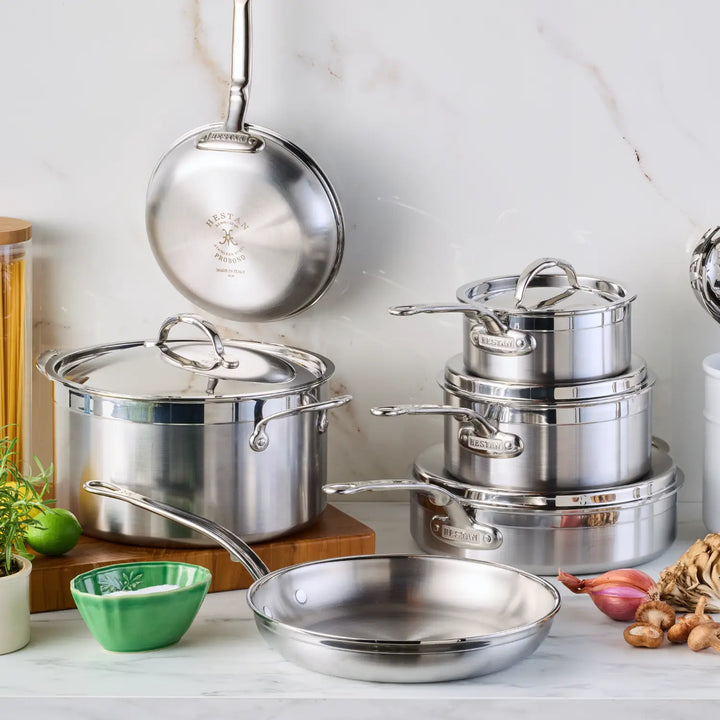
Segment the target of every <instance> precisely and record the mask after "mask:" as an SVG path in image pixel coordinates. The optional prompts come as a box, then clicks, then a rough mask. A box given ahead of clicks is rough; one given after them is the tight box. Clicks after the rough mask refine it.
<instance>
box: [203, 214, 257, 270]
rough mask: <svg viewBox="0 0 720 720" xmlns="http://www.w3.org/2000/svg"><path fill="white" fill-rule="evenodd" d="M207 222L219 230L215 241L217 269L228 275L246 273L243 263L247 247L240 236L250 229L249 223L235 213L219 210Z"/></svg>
mask: <svg viewBox="0 0 720 720" xmlns="http://www.w3.org/2000/svg"><path fill="white" fill-rule="evenodd" d="M205 224H206V225H207V226H208V227H210V228H213V229H214V230H217V236H216V239H215V241H214V242H213V250H214V253H215V254H214V257H215V261H216V263H217V267H216V270H217V271H218V272H221V273H226V274H228V275H242V274H244V273H245V268H244V267H243V264H244V262H245V260H246V259H247V257H246V255H245V248H244V246H243V245H242V243H241V242H240V236H241V234H242V233H243V232H244V231H245V230H247V229H248V225H247V223H246V222H243V221H242V220H241V219H240V218H239V217H238V216H237V215H235V214H234V213H230V212H219V213H215V214H214V215H212V216H211V217H209V218H208V219H207V220H206V221H205Z"/></svg>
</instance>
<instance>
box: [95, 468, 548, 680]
mask: <svg viewBox="0 0 720 720" xmlns="http://www.w3.org/2000/svg"><path fill="white" fill-rule="evenodd" d="M84 487H85V489H86V490H88V491H89V492H91V493H95V494H98V495H104V496H106V497H108V498H115V499H117V500H122V501H124V502H127V503H130V504H132V505H136V506H137V507H140V508H143V509H145V510H149V511H150V512H152V513H155V514H156V515H160V516H162V517H164V518H167V519H170V520H174V521H175V522H178V523H180V524H182V525H184V526H186V527H189V528H192V529H193V530H196V531H198V532H200V533H203V534H205V535H206V536H207V537H209V538H211V539H212V540H214V541H215V542H217V543H218V544H219V545H221V546H222V547H224V548H225V549H226V550H227V551H228V552H229V553H230V554H231V556H232V558H233V559H234V560H238V561H239V562H241V563H242V564H243V565H244V566H245V567H246V568H247V570H248V572H249V573H250V574H251V575H252V577H253V579H254V580H255V582H254V583H253V584H252V586H251V587H250V589H249V590H248V593H247V600H248V604H249V605H250V608H251V609H252V611H253V613H254V615H255V622H256V625H257V627H258V630H259V631H260V633H261V634H262V635H263V636H264V637H265V639H266V640H267V641H268V642H269V644H270V645H271V646H272V647H274V648H275V649H276V650H278V651H279V652H280V653H281V654H282V655H283V656H284V657H285V658H286V659H287V660H289V661H291V662H294V663H296V664H298V665H301V666H303V667H305V668H308V669H310V670H315V671H317V672H321V673H325V674H328V675H338V676H341V677H347V678H353V679H357V680H372V681H377V682H436V681H442V680H457V679H461V678H466V677H472V676H476V675H484V674H486V673H490V672H495V671H496V670H500V669H502V668H505V667H508V666H509V665H512V664H513V663H515V662H517V661H519V660H520V659H522V658H524V657H526V656H527V655H529V654H530V653H532V652H533V651H534V650H535V649H536V648H537V647H538V645H539V644H540V643H541V642H542V641H543V639H544V638H545V637H546V636H547V634H548V632H549V631H550V626H551V624H552V620H553V618H554V616H555V614H556V613H557V611H558V610H559V608H560V595H559V593H558V591H557V590H556V589H555V588H554V587H553V586H552V585H551V584H550V583H549V582H547V581H545V580H543V579H542V578H539V577H536V576H534V575H531V574H530V573H527V572H523V571H521V570H517V569H515V568H512V567H508V566H505V565H498V564H495V563H489V562H484V561H476V560H465V559H456V558H448V557H437V556H427V555H417V556H415V555H365V556H357V557H343V558H336V559H332V560H321V561H315V562H308V563H303V564H301V565H295V566H291V567H288V568H282V569H280V570H275V571H274V572H270V570H269V569H268V567H267V566H266V565H265V563H263V561H262V560H261V559H260V558H259V557H258V555H257V554H256V553H255V552H253V550H252V549H251V548H250V547H249V546H248V545H246V544H245V543H244V542H243V541H242V540H241V539H240V538H238V537H237V536H236V535H234V534H233V533H231V532H230V531H228V530H226V529H225V528H223V527H222V526H220V525H218V524H216V523H213V522H211V521H209V520H207V519H205V518H202V517H200V516H197V515H193V514H192V513H188V512H185V511H183V510H179V509H178V508H175V507H172V506H170V505H166V504H164V503H161V502H158V501H154V500H151V499H150V498H147V497H143V496H142V495H138V494H137V493H133V492H130V491H128V490H126V489H123V488H120V487H117V486H114V485H109V484H106V483H102V482H97V481H91V482H87V483H85V485H84ZM328 487H329V488H330V489H331V490H332V486H328ZM431 492H432V490H431ZM437 495H438V496H439V497H442V496H443V492H442V491H438V493H437Z"/></svg>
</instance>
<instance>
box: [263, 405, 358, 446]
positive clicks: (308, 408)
mask: <svg viewBox="0 0 720 720" xmlns="http://www.w3.org/2000/svg"><path fill="white" fill-rule="evenodd" d="M351 400H352V395H338V396H337V397H335V398H332V399H330V400H323V401H321V402H314V403H309V404H307V405H299V406H298V407H296V408H290V410H282V411H281V412H277V413H274V414H273V415H268V417H266V418H263V419H262V420H260V421H258V423H257V425H255V429H254V430H253V431H252V434H251V435H250V449H251V450H254V451H255V452H262V451H263V450H266V449H267V446H268V445H269V444H270V438H269V437H268V434H267V430H266V428H267V425H268V423H269V422H270V421H271V420H278V419H280V418H283V417H290V416H291V415H300V414H301V413H308V412H319V413H320V417H319V419H318V432H321V433H324V432H325V431H326V430H327V425H328V423H327V412H326V411H327V410H332V409H334V408H338V407H341V406H342V405H346V404H347V403H349V402H350V401H351Z"/></svg>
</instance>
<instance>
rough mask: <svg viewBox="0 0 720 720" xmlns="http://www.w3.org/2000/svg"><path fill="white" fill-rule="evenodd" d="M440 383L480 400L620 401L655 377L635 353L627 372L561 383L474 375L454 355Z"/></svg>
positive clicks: (536, 402)
mask: <svg viewBox="0 0 720 720" xmlns="http://www.w3.org/2000/svg"><path fill="white" fill-rule="evenodd" d="M438 382H439V384H440V386H441V387H443V388H444V389H446V390H448V391H449V392H451V393H453V394H456V395H464V396H467V397H470V398H471V399H473V400H478V401H488V400H497V401H498V402H502V401H503V400H507V401H511V402H513V403H514V404H518V403H523V402H527V403H533V404H542V403H552V404H558V403H566V404H573V405H581V404H585V403H587V404H591V403H593V402H603V401H613V400H619V399H622V398H624V397H628V396H630V395H634V394H636V393H639V392H643V391H645V390H647V389H649V388H650V387H652V385H653V384H654V382H655V378H654V377H653V375H652V374H651V373H650V372H649V371H648V368H647V365H646V364H645V361H644V360H643V359H642V358H641V357H640V356H638V355H633V357H632V361H631V363H630V367H629V368H628V369H627V370H626V371H625V372H624V373H620V374H619V375H613V376H612V377H608V378H603V379H602V380H591V381H587V382H578V383H572V384H571V383H563V384H559V385H533V384H531V383H511V382H503V381H501V380H489V379H487V378H483V377H479V376H476V375H471V374H470V373H468V371H467V370H466V369H465V364H464V362H463V356H462V355H455V356H453V357H451V358H450V359H449V360H448V361H447V363H446V364H445V370H444V372H443V373H442V374H441V375H440V377H439V379H438Z"/></svg>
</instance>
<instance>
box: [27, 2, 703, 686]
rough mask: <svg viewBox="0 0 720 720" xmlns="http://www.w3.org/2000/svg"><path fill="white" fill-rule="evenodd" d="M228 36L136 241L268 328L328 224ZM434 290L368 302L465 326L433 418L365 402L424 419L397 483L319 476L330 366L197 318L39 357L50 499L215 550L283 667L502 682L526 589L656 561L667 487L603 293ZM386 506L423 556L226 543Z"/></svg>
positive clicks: (563, 266) (576, 278) (132, 539)
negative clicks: (213, 79) (281, 556)
mask: <svg viewBox="0 0 720 720" xmlns="http://www.w3.org/2000/svg"><path fill="white" fill-rule="evenodd" d="M250 41H251V18H250V0H234V11H233V47H232V62H231V82H230V95H229V104H228V111H227V115H226V118H225V121H224V123H216V124H210V125H207V126H205V127H203V128H200V129H198V130H194V131H191V132H189V133H187V134H186V135H184V136H183V137H181V138H179V139H178V140H177V141H176V142H175V143H174V144H173V146H172V147H171V148H170V149H169V150H168V152H167V153H166V154H165V155H164V156H163V157H162V158H161V160H160V161H159V162H158V164H157V166H156V167H155V169H154V171H153V173H152V176H151V178H150V182H149V186H148V191H147V208H146V225H147V232H148V237H149V240H150V245H151V247H152V250H153V253H154V254H155V257H156V259H157V261H158V263H159V265H160V267H161V269H162V270H163V272H164V273H165V274H166V276H167V277H168V279H169V280H170V282H171V283H172V284H173V285H174V286H175V287H176V288H177V289H178V290H179V291H180V292H181V293H182V294H183V295H185V297H187V298H188V299H190V300H191V301H192V302H193V303H195V304H196V305H198V306H199V307H201V308H205V309H207V310H209V311H210V312H212V313H214V314H215V315H217V316H219V317H223V318H228V319H231V320H240V321H253V322H264V321H270V320H276V319H280V318H287V317H290V316H292V315H295V314H296V313H299V312H301V311H303V310H305V309H307V308H308V307H309V306H310V305H312V304H313V303H315V302H316V301H317V300H318V299H319V298H320V297H321V296H322V294H323V293H325V291H326V290H327V288H328V287H329V285H330V283H331V282H332V280H333V278H334V277H335V275H336V273H337V272H338V269H339V265H340V261H341V258H342V253H343V246H344V226H343V218H342V212H341V209H340V205H339V202H338V200H337V197H336V195H335V193H334V191H333V189H332V186H331V184H330V182H329V180H328V179H327V177H326V176H325V175H324V174H323V172H322V171H321V170H320V168H319V167H318V166H317V164H316V163H315V162H314V161H313V160H312V159H311V158H310V157H309V156H308V155H307V154H306V153H305V152H304V151H302V150H301V149H300V148H298V147H297V146H296V145H294V144H293V143H291V142H289V141H288V140H286V139H284V138H283V137H281V136H280V135H278V134H277V133H275V132H273V131H270V130H266V129H264V128H261V127H258V126H255V125H251V124H249V123H247V122H246V119H245V116H246V111H247V102H248V91H249V86H250V65H251V54H250ZM704 282H705V281H704ZM706 285H708V283H707V282H705V284H704V285H703V287H705V286H706ZM456 295H457V297H456V302H454V303H444V304H427V305H405V306H399V307H394V308H391V309H390V312H391V313H392V314H393V315H398V316H410V315H416V314H421V313H445V312H450V313H460V314H462V316H463V352H462V354H459V355H455V356H452V357H450V358H449V360H448V361H447V363H446V364H445V367H444V368H443V370H442V371H441V372H440V373H439V376H438V379H437V381H438V385H439V388H440V391H441V392H442V403H441V404H422V405H408V404H396V405H387V406H382V407H375V408H373V409H372V412H373V414H375V415H377V416H382V417H397V416H408V415H436V416H441V417H442V418H443V422H444V434H443V442H442V443H438V444H435V445H433V446H432V447H430V448H427V449H426V450H425V451H424V452H422V453H421V454H420V455H419V456H418V457H417V458H416V459H415V461H414V464H413V470H412V473H411V474H412V477H407V478H404V479H399V480H376V481H370V482H364V483H342V482H340V483H331V484H328V483H327V480H328V478H327V463H326V453H327V429H328V411H329V410H332V409H334V408H338V407H341V406H342V405H345V404H346V403H347V402H349V401H350V400H351V397H350V396H349V395H341V396H337V397H330V393H329V392H328V384H329V380H330V378H331V377H332V375H333V373H334V366H333V363H332V362H331V361H330V360H329V359H328V358H325V357H323V356H322V355H319V354H317V353H313V352H310V351H308V350H303V349H300V348H294V347H288V346H285V345H280V344H271V343H264V342H259V341H250V340H238V339H234V338H224V337H221V336H220V333H219V332H218V330H217V329H216V327H215V326H214V325H213V324H212V323H210V322H209V321H207V320H206V319H203V318H202V317H200V316H198V315H195V314H180V315H176V316H173V317H171V318H168V319H167V320H166V321H165V322H164V323H163V324H162V326H161V327H160V329H159V331H158V335H157V337H156V338H155V339H150V340H128V341H123V342H114V343H110V344H105V345H96V346H93V347H86V348H81V349H75V350H71V351H62V352H61V351H56V350H51V351H47V352H45V353H43V354H42V355H41V356H40V357H39V358H38V361H37V367H38V369H39V370H40V371H41V372H42V373H43V374H44V375H45V376H46V377H47V378H49V379H50V381H51V382H52V387H53V411H54V433H55V434H54V445H55V448H54V449H55V481H56V489H57V494H58V502H59V504H60V505H62V506H63V507H67V508H69V509H70V510H72V511H73V512H74V513H75V514H76V515H77V516H78V518H79V520H80V522H81V524H82V526H83V529H84V532H85V533H86V534H88V535H92V536H95V537H98V538H103V539H107V540H112V541H119V542H124V543H130V544H140V545H159V546H186V545H187V546H193V545H200V546H204V545H215V544H220V545H221V546H222V547H224V548H225V549H226V550H228V552H230V554H231V556H232V557H233V559H237V560H239V561H240V562H241V563H242V564H243V565H244V566H245V567H246V569H247V570H248V572H249V573H250V575H251V576H252V578H253V580H254V583H253V585H252V586H251V588H250V589H249V591H248V595H247V599H248V603H249V605H250V608H251V609H252V611H253V613H254V616H255V621H256V624H257V627H258V629H259V631H260V632H261V633H262V634H263V635H264V636H265V637H266V639H267V640H268V642H269V643H270V644H271V645H272V646H273V647H275V648H276V649H277V650H278V651H279V652H280V653H281V654H283V655H284V656H285V657H286V658H287V659H289V660H290V661H292V662H296V663H298V664H300V665H302V666H304V667H307V668H310V669H313V670H316V671H319V672H324V673H328V674H333V675H339V676H343V677H349V678H357V679H362V680H373V681H381V682H430V681H438V680H449V679H459V678H464V677H471V676H475V675H482V674H485V673H488V672H494V671H496V670H499V669H501V668H504V667H507V666H509V665H511V664H513V663H514V662H516V661H518V660H519V659H521V658H523V657H526V656H527V655H528V654H530V653H531V652H533V650H534V649H535V648H536V647H537V646H538V645H539V644H540V643H541V642H542V640H543V639H544V638H545V636H546V635H547V634H548V632H549V630H550V626H551V623H552V620H553V618H554V616H555V614H556V613H557V611H558V609H559V607H560V597H559V594H558V592H557V590H556V589H555V588H554V587H553V586H552V585H551V584H550V583H549V582H548V581H546V580H543V579H542V578H540V577H538V576H537V575H542V574H554V573H555V572H556V571H557V568H558V567H559V566H562V567H563V568H564V569H566V570H568V571H570V572H576V573H580V572H591V571H597V570H603V569H608V568H611V567H620V566H627V565H633V564H637V563H640V562H642V561H645V560H647V559H649V558H651V557H654V556H655V555H657V554H659V553H660V552H661V551H663V550H664V549H665V548H666V547H667V546H668V545H669V544H670V543H671V542H672V540H673V538H674V535H675V522H676V495H677V490H678V488H679V487H680V485H681V484H682V473H681V472H680V470H679V469H678V468H676V467H675V465H674V464H673V462H672V459H671V457H670V455H669V453H668V448H667V446H665V445H664V444H663V443H662V441H660V440H657V439H656V440H655V441H653V438H652V427H651V424H652V423H651V418H652V412H651V410H652V389H653V384H654V377H653V375H652V373H651V372H650V371H649V370H648V368H647V366H646V364H645V362H644V361H643V359H642V358H641V357H639V356H637V355H633V353H632V347H631V324H630V323H631V307H632V302H633V300H634V299H635V296H634V295H632V294H631V293H630V292H628V290H626V289H625V288H624V287H623V286H622V285H620V284H619V283H617V282H614V281H611V280H607V279H603V278H597V277H589V276H581V275H578V274H577V273H576V272H575V269H574V268H573V267H572V265H570V264H569V263H567V262H566V261H564V260H561V259H556V258H541V259H540V260H538V261H536V262H534V263H532V264H531V265H530V266H528V267H527V268H526V269H525V270H523V271H522V272H521V273H520V274H519V275H511V276H506V277H496V278H491V279H486V280H481V281H475V282H471V283H468V284H466V285H463V286H462V287H460V288H459V289H458V291H457V294H456ZM181 328H182V331H181ZM183 333H190V336H188V335H187V334H183ZM397 489H406V490H408V491H409V492H411V493H412V497H411V506H410V507H411V513H410V532H411V533H412V536H413V537H414V539H415V540H416V542H417V543H418V545H419V546H420V547H421V548H422V549H423V550H424V551H425V552H427V553H431V554H429V555H418V556H412V555H410V556H408V555H387V556H385V555H371V556H360V557H343V558H337V559H333V560H325V561H316V562H309V563H304V564H302V565H297V566H294V567H289V568H283V569H281V570H276V571H274V572H270V570H269V569H268V567H267V566H266V565H265V564H264V562H263V561H262V560H261V559H260V557H259V556H258V555H257V554H256V553H255V552H254V551H253V550H252V549H251V548H250V547H249V545H248V544H247V543H248V542H258V541H263V540H268V539H270V538H275V537H278V536H282V535H285V534H288V533H291V532H293V531H296V530H298V529H300V528H302V527H304V526H306V525H308V524H310V523H312V522H314V521H315V520H317V519H318V517H319V516H320V514H321V513H322V511H323V509H324V507H325V504H326V495H327V494H337V495H340V496H343V495H352V494H354V493H357V492H364V491H373V490H379V491H383V490H397ZM148 511H149V512H148ZM515 566H517V567H515Z"/></svg>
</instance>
